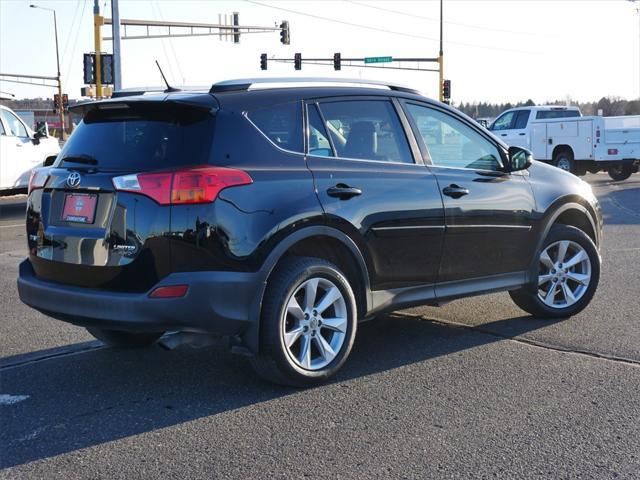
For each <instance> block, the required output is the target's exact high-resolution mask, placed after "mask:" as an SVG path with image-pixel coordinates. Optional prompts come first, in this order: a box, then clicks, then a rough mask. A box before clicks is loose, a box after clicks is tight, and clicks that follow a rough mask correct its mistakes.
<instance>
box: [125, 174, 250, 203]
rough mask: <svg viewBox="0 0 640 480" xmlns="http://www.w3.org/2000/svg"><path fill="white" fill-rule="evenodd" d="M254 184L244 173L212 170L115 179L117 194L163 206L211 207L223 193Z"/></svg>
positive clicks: (127, 176) (139, 175) (140, 175)
mask: <svg viewBox="0 0 640 480" xmlns="http://www.w3.org/2000/svg"><path fill="white" fill-rule="evenodd" d="M251 183H253V180H252V179H251V177H250V176H249V174H248V173H246V172H243V171H242V170H236V169H233V168H224V167H210V166H199V167H193V168H188V169H181V170H176V171H174V172H161V173H139V174H133V175H124V176H121V177H115V178H114V179H113V185H114V187H116V189H117V190H119V191H124V192H135V193H140V194H142V195H146V196H147V197H150V198H152V199H154V200H155V201H156V202H158V203H159V204H160V205H184V204H194V203H211V202H213V201H214V200H215V199H216V198H217V196H218V194H219V193H220V191H221V190H223V189H225V188H227V187H236V186H239V185H249V184H251Z"/></svg>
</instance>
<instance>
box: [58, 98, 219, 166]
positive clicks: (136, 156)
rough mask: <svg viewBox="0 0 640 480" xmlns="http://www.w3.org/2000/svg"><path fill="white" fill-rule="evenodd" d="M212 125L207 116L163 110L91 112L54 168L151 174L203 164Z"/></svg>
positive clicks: (138, 108) (137, 108)
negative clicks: (81, 166) (86, 167)
mask: <svg viewBox="0 0 640 480" xmlns="http://www.w3.org/2000/svg"><path fill="white" fill-rule="evenodd" d="M213 124H214V117H213V115H211V114H210V113H209V112H208V111H201V110H196V109H193V108H184V107H182V108H173V107H168V106H167V105H166V104H165V105H163V106H161V107H160V106H157V105H156V106H148V105H147V106H132V107H130V108H125V107H123V108H116V109H110V110H105V111H99V110H93V111H91V112H89V113H88V114H87V115H86V116H85V118H84V119H83V121H82V122H80V124H79V125H78V126H77V127H76V129H75V130H74V132H73V135H71V137H70V138H69V140H68V141H67V142H66V143H65V145H64V147H63V148H62V151H61V152H60V154H59V155H58V159H57V161H56V166H66V165H73V164H86V165H90V166H95V167H97V168H99V169H101V170H156V169H163V168H173V167H176V166H185V165H192V164H203V163H207V162H208V158H209V151H210V147H211V141H212V137H213Z"/></svg>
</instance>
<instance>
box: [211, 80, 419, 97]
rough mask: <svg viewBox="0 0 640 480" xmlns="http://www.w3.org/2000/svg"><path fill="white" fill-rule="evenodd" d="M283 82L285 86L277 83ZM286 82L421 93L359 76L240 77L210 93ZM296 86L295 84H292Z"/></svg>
mask: <svg viewBox="0 0 640 480" xmlns="http://www.w3.org/2000/svg"><path fill="white" fill-rule="evenodd" d="M276 84H282V85H284V86H280V85H276ZM286 84H305V85H298V86H305V87H317V86H326V85H327V84H329V85H334V86H351V87H357V86H360V87H361V86H363V85H365V86H376V87H386V88H388V89H390V90H395V91H398V92H405V93H415V94H420V92H419V91H418V90H416V89H413V88H409V87H405V86H402V85H396V84H393V83H388V82H382V81H377V80H362V79H359V78H326V77H276V78H273V77H272V78H238V79H235V80H225V81H223V82H218V83H214V84H213V85H212V86H211V89H210V90H209V93H220V92H232V91H242V90H250V89H252V88H260V87H262V88H269V87H271V88H286V86H287V85H286ZM291 86H295V85H291Z"/></svg>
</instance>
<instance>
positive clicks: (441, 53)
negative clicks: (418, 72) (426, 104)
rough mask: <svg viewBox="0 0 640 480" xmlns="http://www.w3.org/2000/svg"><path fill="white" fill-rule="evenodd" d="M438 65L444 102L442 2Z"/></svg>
mask: <svg viewBox="0 0 640 480" xmlns="http://www.w3.org/2000/svg"><path fill="white" fill-rule="evenodd" d="M438 65H439V66H440V82H439V88H438V91H439V100H440V101H441V102H444V52H443V49H442V0H440V53H439V54H438Z"/></svg>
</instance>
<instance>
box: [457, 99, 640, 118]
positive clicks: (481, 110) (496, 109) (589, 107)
mask: <svg viewBox="0 0 640 480" xmlns="http://www.w3.org/2000/svg"><path fill="white" fill-rule="evenodd" d="M544 104H545V105H562V106H572V107H579V108H580V111H581V112H582V114H583V115H597V114H598V110H602V114H603V115H604V116H605V117H613V116H619V115H640V99H638V100H624V99H623V98H620V97H602V98H601V99H600V100H598V101H595V102H576V101H572V100H554V101H552V102H545V103H544ZM535 105H536V103H535V102H534V101H533V100H531V99H528V100H527V101H526V102H518V103H509V102H507V103H487V102H468V103H465V102H462V103H460V104H459V105H455V107H456V108H457V109H458V110H461V111H462V112H464V113H466V114H467V115H469V116H470V117H473V118H486V117H489V118H495V117H497V116H498V115H500V114H501V113H502V112H504V111H505V110H508V109H510V108H515V107H532V106H535Z"/></svg>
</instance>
